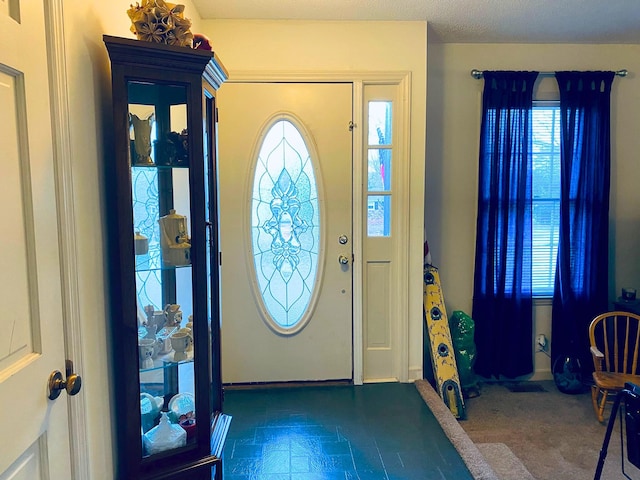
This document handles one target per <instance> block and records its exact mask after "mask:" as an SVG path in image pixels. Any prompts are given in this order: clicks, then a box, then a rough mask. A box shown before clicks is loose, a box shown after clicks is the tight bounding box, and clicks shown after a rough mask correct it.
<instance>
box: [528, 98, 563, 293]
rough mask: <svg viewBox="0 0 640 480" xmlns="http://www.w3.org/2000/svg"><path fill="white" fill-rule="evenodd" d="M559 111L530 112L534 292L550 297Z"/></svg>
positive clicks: (556, 221) (547, 108)
mask: <svg viewBox="0 0 640 480" xmlns="http://www.w3.org/2000/svg"><path fill="white" fill-rule="evenodd" d="M559 113H560V111H559V107H558V106H557V105H554V106H536V107H534V109H533V127H532V140H533V153H532V171H533V202H532V203H533V204H532V207H533V247H532V248H533V251H532V262H533V279H532V280H533V293H534V295H536V296H552V295H553V287H554V282H555V271H556V259H557V253H558V239H559V223H560V114H559Z"/></svg>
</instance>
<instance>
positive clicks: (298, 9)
mask: <svg viewBox="0 0 640 480" xmlns="http://www.w3.org/2000/svg"><path fill="white" fill-rule="evenodd" d="M192 1H193V4H194V5H195V8H196V9H197V10H198V13H199V14H200V16H201V17H202V18H209V19H274V20H275V19H278V20H282V19H296V20H422V21H427V22H428V23H429V25H430V31H431V32H432V33H434V34H435V36H436V38H435V39H436V40H439V41H441V42H445V43H638V44H640V0H192Z"/></svg>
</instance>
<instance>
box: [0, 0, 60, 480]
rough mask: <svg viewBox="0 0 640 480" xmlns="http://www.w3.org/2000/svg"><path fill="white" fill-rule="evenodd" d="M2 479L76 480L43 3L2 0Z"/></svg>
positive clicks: (0, 267) (0, 109)
mask: <svg viewBox="0 0 640 480" xmlns="http://www.w3.org/2000/svg"><path fill="white" fill-rule="evenodd" d="M0 45H1V47H0V105H2V108H0V145H2V156H1V159H2V162H1V164H2V188H0V205H2V224H3V229H2V231H3V235H2V241H1V242H0V305H2V309H3V315H1V316H0V328H1V329H2V332H3V333H2V335H0V398H2V408H0V425H2V437H3V440H2V448H0V479H2V480H5V479H19V480H35V479H52V478H59V479H70V478H71V467H70V456H69V455H70V454H69V450H70V446H69V433H68V432H69V431H68V428H67V421H68V419H67V395H66V394H64V393H63V394H62V395H61V396H60V397H59V398H58V399H57V400H56V401H51V400H49V399H48V389H47V380H48V378H49V374H50V373H51V372H52V371H53V370H61V371H62V372H64V370H65V364H64V340H63V323H62V298H61V297H62V296H61V284H60V282H61V277H60V265H59V255H58V236H59V232H58V227H57V212H56V192H55V184H54V182H55V172H54V165H53V154H52V143H51V141H52V140H51V124H50V122H51V116H50V111H49V85H48V75H47V55H46V49H45V45H46V41H45V23H44V12H43V2H38V1H21V0H4V1H0Z"/></svg>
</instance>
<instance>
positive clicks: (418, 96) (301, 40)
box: [202, 20, 427, 380]
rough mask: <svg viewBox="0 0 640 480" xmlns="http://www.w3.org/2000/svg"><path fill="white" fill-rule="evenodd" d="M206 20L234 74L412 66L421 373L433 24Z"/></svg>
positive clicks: (413, 301)
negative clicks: (429, 52)
mask: <svg viewBox="0 0 640 480" xmlns="http://www.w3.org/2000/svg"><path fill="white" fill-rule="evenodd" d="M202 25H203V31H204V32H206V33H207V35H208V36H209V37H210V38H211V40H212V45H213V46H214V50H215V52H216V53H217V54H218V55H219V56H220V59H221V60H222V62H223V63H224V65H225V67H226V68H227V70H228V71H229V79H230V80H233V76H234V72H243V73H245V72H252V73H264V74H265V75H268V74H277V73H284V74H286V73H289V74H290V73H293V72H298V73H318V72H329V73H335V72H354V71H355V72H385V71H393V72H406V71H408V72H411V83H412V91H411V109H412V114H411V154H410V162H411V164H410V179H411V180H410V182H411V189H410V199H409V204H410V208H409V211H408V212H407V215H408V216H409V228H410V242H411V245H412V246H411V251H410V252H409V262H410V271H409V282H410V292H409V303H410V306H409V334H408V335H409V370H410V374H409V379H410V380H413V379H415V378H421V375H422V242H423V202H424V198H423V192H424V156H425V155H424V148H425V147H424V145H425V143H424V142H425V118H426V35H427V32H426V23H425V22H308V21H234V20H204V21H203V22H202ZM222 92H224V85H223V86H222V88H221V93H222ZM221 115H222V118H221V122H222V121H224V113H221ZM221 161H224V159H221Z"/></svg>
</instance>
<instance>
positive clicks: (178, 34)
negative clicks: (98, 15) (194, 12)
mask: <svg viewBox="0 0 640 480" xmlns="http://www.w3.org/2000/svg"><path fill="white" fill-rule="evenodd" d="M127 15H129V18H130V19H131V31H132V32H133V33H135V34H136V36H137V37H138V40H143V41H147V42H155V43H166V44H169V45H178V46H181V47H191V44H192V41H193V35H192V33H191V32H190V31H189V27H191V20H189V19H188V18H184V5H174V4H173V3H168V2H165V1H164V0H142V5H140V4H139V3H138V2H136V4H135V6H134V5H131V8H130V9H129V10H127Z"/></svg>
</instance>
